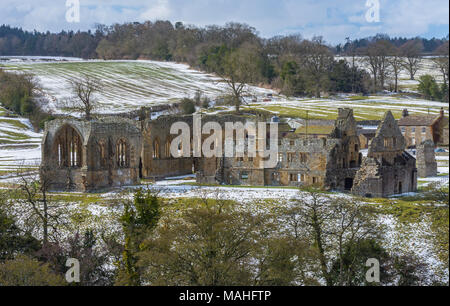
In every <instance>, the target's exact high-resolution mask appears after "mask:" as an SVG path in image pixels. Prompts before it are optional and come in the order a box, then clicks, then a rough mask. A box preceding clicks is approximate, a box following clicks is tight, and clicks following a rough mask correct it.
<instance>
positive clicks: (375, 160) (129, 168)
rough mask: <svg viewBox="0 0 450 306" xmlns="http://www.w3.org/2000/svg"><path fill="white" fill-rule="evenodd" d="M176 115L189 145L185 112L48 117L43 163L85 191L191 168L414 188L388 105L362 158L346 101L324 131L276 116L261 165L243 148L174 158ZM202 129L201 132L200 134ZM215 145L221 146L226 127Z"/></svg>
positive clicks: (200, 172) (269, 181)
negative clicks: (274, 142) (273, 138)
mask: <svg viewBox="0 0 450 306" xmlns="http://www.w3.org/2000/svg"><path fill="white" fill-rule="evenodd" d="M209 121H214V122H218V123H219V124H220V126H221V127H222V130H223V129H224V128H225V123H226V122H232V123H238V122H240V123H243V124H245V123H246V122H254V123H256V122H258V121H259V122H261V121H264V122H266V124H267V125H268V124H269V122H268V121H267V120H266V119H264V118H262V117H258V116H237V115H217V116H205V115H204V116H202V124H205V123H207V122H209ZM175 122H184V123H186V124H187V125H188V126H189V127H190V131H191V135H190V138H191V146H190V147H191V148H190V150H191V153H192V149H193V144H192V142H193V140H192V139H193V135H192V131H193V118H192V116H163V117H160V118H158V119H156V120H150V119H145V120H142V121H133V120H130V119H121V118H117V117H113V118H105V119H100V120H92V121H83V120H76V119H58V120H54V121H52V122H49V123H47V125H46V128H45V133H44V139H43V145H42V157H43V158H42V161H43V162H42V170H45V171H46V172H47V173H48V174H49V175H48V177H51V178H52V179H53V182H52V184H51V187H52V188H53V189H58V190H79V191H88V192H89V191H95V190H99V189H103V188H108V187H115V186H125V185H133V184H138V183H139V181H140V178H148V179H155V180H156V179H163V178H165V177H173V176H180V175H186V174H192V173H195V174H196V177H197V182H199V183H208V184H234V185H253V186H265V185H271V186H308V185H316V186H321V187H323V188H326V189H329V190H338V191H349V192H350V191H351V192H352V193H354V194H357V195H362V196H374V197H375V196H380V197H385V196H389V195H392V194H396V193H403V192H409V191H415V190H416V186H417V170H416V168H415V167H416V166H415V164H416V162H415V159H414V158H413V157H412V156H410V155H409V154H408V153H406V152H405V151H404V149H405V139H404V138H403V136H402V134H401V132H400V130H399V128H398V126H397V124H396V122H395V120H394V119H393V117H392V114H390V113H389V112H388V113H387V114H386V116H385V118H384V120H383V122H382V123H381V124H380V126H379V128H378V131H377V134H376V136H375V138H374V139H373V140H372V141H371V142H370V144H369V153H368V156H367V157H366V158H363V157H362V155H361V153H360V149H361V145H360V140H359V137H358V135H357V128H356V121H355V119H354V116H353V110H351V109H339V113H338V119H337V120H336V122H335V126H334V129H333V131H332V132H331V134H330V135H329V136H328V137H327V138H309V137H307V136H305V135H302V134H296V133H295V130H292V129H291V128H290V127H289V125H288V124H287V123H279V125H278V139H279V142H278V156H277V160H278V163H277V165H276V166H275V167H274V168H264V167H262V166H261V165H262V163H260V162H261V157H260V156H259V155H258V154H257V155H256V156H249V154H248V151H246V152H245V154H244V156H236V157H225V156H219V157H211V158H206V157H200V158H195V157H182V158H174V157H172V156H171V154H170V153H171V152H170V146H171V142H172V140H173V139H174V138H175V137H177V135H171V133H170V129H171V126H172V124H174V123H175ZM268 134H269V133H267V135H268ZM257 135H258V134H257ZM209 136H210V135H202V140H204V139H206V138H207V137H209ZM259 136H260V135H258V137H259ZM251 138H252V135H248V134H247V133H246V139H245V142H246V144H248V142H249V141H250V140H252V141H256V143H257V148H258V150H262V149H263V148H264V147H265V146H267V145H268V143H269V141H270V139H258V138H257V139H251ZM227 141H228V140H227ZM233 141H234V142H235V141H236V139H235V138H234V139H233ZM222 146H223V147H225V132H223V133H222ZM179 149H180V150H182V148H179ZM191 156H192V154H191Z"/></svg>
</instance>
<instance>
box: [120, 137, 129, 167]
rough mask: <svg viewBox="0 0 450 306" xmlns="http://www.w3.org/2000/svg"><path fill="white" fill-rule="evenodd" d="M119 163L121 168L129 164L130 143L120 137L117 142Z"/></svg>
mask: <svg viewBox="0 0 450 306" xmlns="http://www.w3.org/2000/svg"><path fill="white" fill-rule="evenodd" d="M117 165H118V166H119V168H126V167H128V166H129V160H128V143H127V141H126V140H125V139H120V140H119V141H118V142H117Z"/></svg>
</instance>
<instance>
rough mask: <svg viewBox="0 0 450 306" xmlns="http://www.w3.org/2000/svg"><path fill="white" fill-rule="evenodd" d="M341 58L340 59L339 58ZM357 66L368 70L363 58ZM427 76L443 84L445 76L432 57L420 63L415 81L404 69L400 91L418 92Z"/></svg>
mask: <svg viewBox="0 0 450 306" xmlns="http://www.w3.org/2000/svg"><path fill="white" fill-rule="evenodd" d="M338 58H339V57H338ZM341 58H342V59H344V60H346V61H347V62H348V63H350V64H351V63H352V58H351V57H346V56H344V57H341ZM355 65H356V66H358V67H362V68H365V69H366V70H369V69H368V65H367V63H365V62H364V61H363V59H362V58H361V57H356V58H355ZM425 74H429V75H432V76H433V77H434V78H435V79H436V81H437V82H443V76H442V74H441V73H440V72H439V70H438V69H437V68H436V65H435V63H434V62H433V60H432V58H431V57H425V58H423V59H422V60H421V61H420V65H419V70H418V71H417V73H416V75H415V77H414V78H415V80H411V77H410V75H409V72H408V71H407V70H406V69H402V70H401V71H400V75H399V80H398V85H399V86H400V89H401V90H403V91H410V92H416V91H417V90H416V89H417V85H419V81H418V79H419V78H420V77H421V76H422V75H425ZM389 82H391V83H393V79H392V77H390V78H388V80H387V84H389Z"/></svg>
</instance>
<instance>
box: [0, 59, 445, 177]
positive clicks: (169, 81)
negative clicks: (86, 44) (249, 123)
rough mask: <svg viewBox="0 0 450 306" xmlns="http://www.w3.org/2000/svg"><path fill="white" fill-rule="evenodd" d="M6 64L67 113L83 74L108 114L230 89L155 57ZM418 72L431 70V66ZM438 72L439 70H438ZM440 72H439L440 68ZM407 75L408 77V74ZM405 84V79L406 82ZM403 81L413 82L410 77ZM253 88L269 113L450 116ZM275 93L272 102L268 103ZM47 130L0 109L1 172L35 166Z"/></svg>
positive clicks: (419, 103) (398, 98) (402, 102)
mask: <svg viewBox="0 0 450 306" xmlns="http://www.w3.org/2000/svg"><path fill="white" fill-rule="evenodd" d="M0 67H2V68H3V69H6V70H10V71H17V72H19V73H24V72H26V73H31V74H33V75H35V76H36V79H37V80H38V81H39V83H40V87H41V88H42V92H43V93H44V96H45V97H46V98H47V99H46V100H47V102H45V105H44V106H45V108H47V109H49V110H51V111H54V112H56V113H64V108H63V101H64V100H65V99H67V98H69V97H70V96H71V92H70V84H69V80H71V79H74V78H79V77H80V76H81V74H82V73H85V74H89V75H92V76H95V77H97V78H99V79H100V80H101V81H102V83H103V84H104V88H103V90H102V91H101V92H100V93H99V94H98V96H97V98H98V100H99V102H100V103H101V107H100V111H101V112H104V113H111V112H122V111H128V110H134V109H137V108H140V107H142V106H149V105H156V104H167V103H170V102H175V101H179V99H181V98H183V97H186V96H189V97H193V96H194V94H195V92H196V91H197V90H201V91H202V92H203V93H204V94H205V95H207V96H208V97H210V98H211V99H212V100H213V101H214V100H215V98H217V97H219V96H222V95H223V94H224V93H226V88H225V85H224V84H223V83H221V82H219V81H218V79H217V78H215V77H214V76H212V75H209V74H205V73H202V72H199V71H195V70H192V69H190V68H189V67H188V66H186V65H184V64H177V63H167V62H155V61H99V60H96V61H81V60H73V59H65V60H63V61H61V60H55V61H50V62H49V61H48V60H47V61H39V60H37V61H36V60H33V61H31V60H27V59H24V58H22V59H18V60H17V59H16V60H14V61H7V60H3V61H1V62H0ZM426 67H427V68H426V69H424V70H423V71H419V73H418V75H420V74H424V73H426V72H430V71H432V70H430V69H431V68H430V65H428V64H427V65H426ZM432 72H433V71H432ZM434 73H435V74H437V72H436V71H434ZM403 77H404V76H403ZM402 82H403V83H402ZM402 82H401V84H404V85H405V86H410V85H411V84H412V85H411V86H413V85H414V82H411V81H408V80H406V79H405V80H404V81H402ZM250 91H251V93H252V95H253V97H252V100H253V99H254V98H256V99H257V102H249V103H248V104H246V105H244V106H243V107H242V108H243V110H252V111H263V112H266V113H269V114H273V115H279V116H282V117H287V118H303V119H306V118H309V119H329V120H330V119H331V120H333V119H336V117H337V109H338V108H342V107H350V108H353V110H354V115H355V117H356V119H357V120H379V119H381V118H382V117H383V115H384V113H385V112H386V110H391V111H392V112H393V114H394V116H395V117H396V118H400V117H401V112H402V110H403V109H404V108H408V110H409V112H410V114H428V113H430V114H438V113H439V111H440V108H441V107H444V108H445V111H446V114H447V116H448V104H445V103H439V102H432V101H427V100H422V99H417V98H414V97H412V96H408V94H402V95H398V94H395V95H387V94H386V95H376V96H358V95H341V96H337V97H326V98H322V99H311V98H288V97H285V96H282V95H278V94H277V93H276V92H274V91H272V90H268V89H264V88H259V87H251V88H250ZM268 94H272V95H273V98H272V99H271V101H268V102H264V100H266V99H267V95H268ZM232 109H233V108H232V107H230V106H221V105H217V106H214V107H213V108H211V109H208V110H202V112H204V113H211V114H212V113H221V112H229V111H231V110H232ZM41 137H42V134H39V133H34V132H33V131H32V130H31V128H30V125H29V122H28V121H27V120H25V119H23V118H17V117H11V116H6V111H5V110H4V109H3V108H1V107H0V153H1V154H0V171H3V172H5V171H9V170H10V169H13V168H17V165H18V164H20V165H23V164H28V165H29V164H30V163H31V160H33V161H36V160H38V159H39V157H40V148H39V146H40V139H41Z"/></svg>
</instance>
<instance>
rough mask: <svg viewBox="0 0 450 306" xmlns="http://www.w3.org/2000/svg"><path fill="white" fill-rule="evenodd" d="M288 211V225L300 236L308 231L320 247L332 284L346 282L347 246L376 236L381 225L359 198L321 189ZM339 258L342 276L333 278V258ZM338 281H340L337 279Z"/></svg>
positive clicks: (324, 269) (325, 272)
mask: <svg viewBox="0 0 450 306" xmlns="http://www.w3.org/2000/svg"><path fill="white" fill-rule="evenodd" d="M294 202H295V204H294V205H293V206H292V208H289V209H288V210H287V211H286V212H285V216H286V226H289V227H290V228H293V229H294V231H293V232H294V233H295V235H296V237H297V236H302V234H301V233H300V231H305V232H306V235H307V236H308V237H310V239H311V240H312V242H313V245H314V247H315V248H316V249H317V253H318V259H319V266H320V272H321V276H322V277H323V278H324V279H325V281H326V284H327V285H328V286H332V285H343V284H345V283H346V282H347V281H348V280H346V279H345V277H346V275H348V273H347V272H346V271H344V247H345V246H347V245H349V244H352V245H355V246H358V245H359V243H360V242H361V241H363V240H364V239H367V238H376V237H378V233H380V232H381V231H380V226H378V225H376V224H375V223H374V221H373V217H372V216H371V214H370V212H369V211H368V210H367V209H366V208H364V206H363V205H361V204H359V203H357V202H356V201H349V200H348V199H342V198H331V197H329V196H326V195H323V194H321V192H320V191H319V190H313V189H312V190H309V191H307V194H306V196H305V195H304V194H302V195H301V196H300V197H299V198H298V199H296V200H295V201H294ZM333 261H338V262H339V265H340V267H339V278H338V279H337V280H336V279H333V276H332V272H331V266H330V264H331V262H333ZM336 282H338V283H336Z"/></svg>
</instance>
